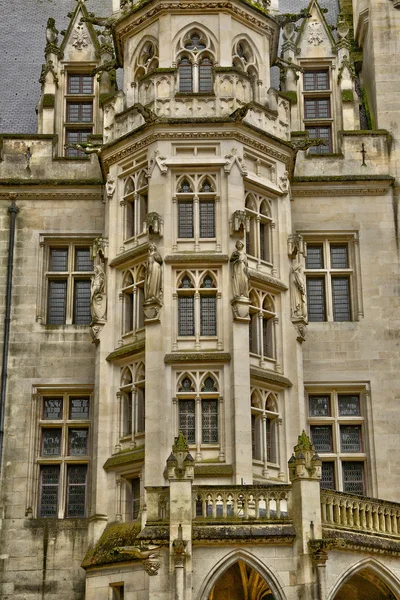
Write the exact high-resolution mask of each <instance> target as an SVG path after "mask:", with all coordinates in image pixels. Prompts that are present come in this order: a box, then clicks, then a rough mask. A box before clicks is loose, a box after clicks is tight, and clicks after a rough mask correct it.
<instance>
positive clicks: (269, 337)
mask: <svg viewBox="0 0 400 600" xmlns="http://www.w3.org/2000/svg"><path fill="white" fill-rule="evenodd" d="M249 316H250V322H249V351H250V354H254V355H257V356H260V357H261V360H263V358H266V359H274V358H275V339H274V338H275V332H274V318H275V316H276V315H275V305H274V299H273V297H272V296H271V294H268V293H266V292H262V291H261V290H255V289H252V290H250V313H249Z"/></svg>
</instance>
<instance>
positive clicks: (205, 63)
mask: <svg viewBox="0 0 400 600" xmlns="http://www.w3.org/2000/svg"><path fill="white" fill-rule="evenodd" d="M212 89H213V80H212V62H211V60H210V59H209V58H204V59H203V60H202V61H201V63H200V64H199V92H211V91H212Z"/></svg>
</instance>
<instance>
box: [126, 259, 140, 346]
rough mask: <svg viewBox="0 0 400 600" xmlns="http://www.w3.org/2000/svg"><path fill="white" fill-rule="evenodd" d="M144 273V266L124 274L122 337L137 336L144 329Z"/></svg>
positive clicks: (128, 270)
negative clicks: (127, 335)
mask: <svg viewBox="0 0 400 600" xmlns="http://www.w3.org/2000/svg"><path fill="white" fill-rule="evenodd" d="M144 273H145V271H144V266H143V265H138V266H136V267H133V268H132V269H127V270H126V271H125V273H124V274H123V279H122V295H121V299H122V320H121V321H122V327H121V330H122V331H121V334H122V335H125V334H129V333H130V334H133V335H137V334H138V333H139V332H140V331H141V330H143V328H144V311H143V302H144Z"/></svg>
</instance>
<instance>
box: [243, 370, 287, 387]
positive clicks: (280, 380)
mask: <svg viewBox="0 0 400 600" xmlns="http://www.w3.org/2000/svg"><path fill="white" fill-rule="evenodd" d="M250 377H254V378H256V379H262V381H267V382H269V383H272V384H274V385H277V386H278V387H285V388H287V387H292V385H293V383H292V382H291V381H290V379H288V378H287V377H284V376H283V375H280V374H279V373H275V371H270V370H269V369H261V368H260V367H253V366H251V367H250Z"/></svg>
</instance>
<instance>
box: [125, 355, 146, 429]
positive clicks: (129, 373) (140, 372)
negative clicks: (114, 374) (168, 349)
mask: <svg viewBox="0 0 400 600" xmlns="http://www.w3.org/2000/svg"><path fill="white" fill-rule="evenodd" d="M120 402H121V410H120V413H121V423H120V437H121V438H122V439H123V438H126V437H127V436H129V439H130V440H131V441H132V440H135V438H137V436H140V435H141V434H143V433H144V432H145V417H146V386H145V367H144V364H143V363H142V362H138V363H134V364H132V365H129V366H127V367H124V368H123V369H122V372H121V385H120Z"/></svg>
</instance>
